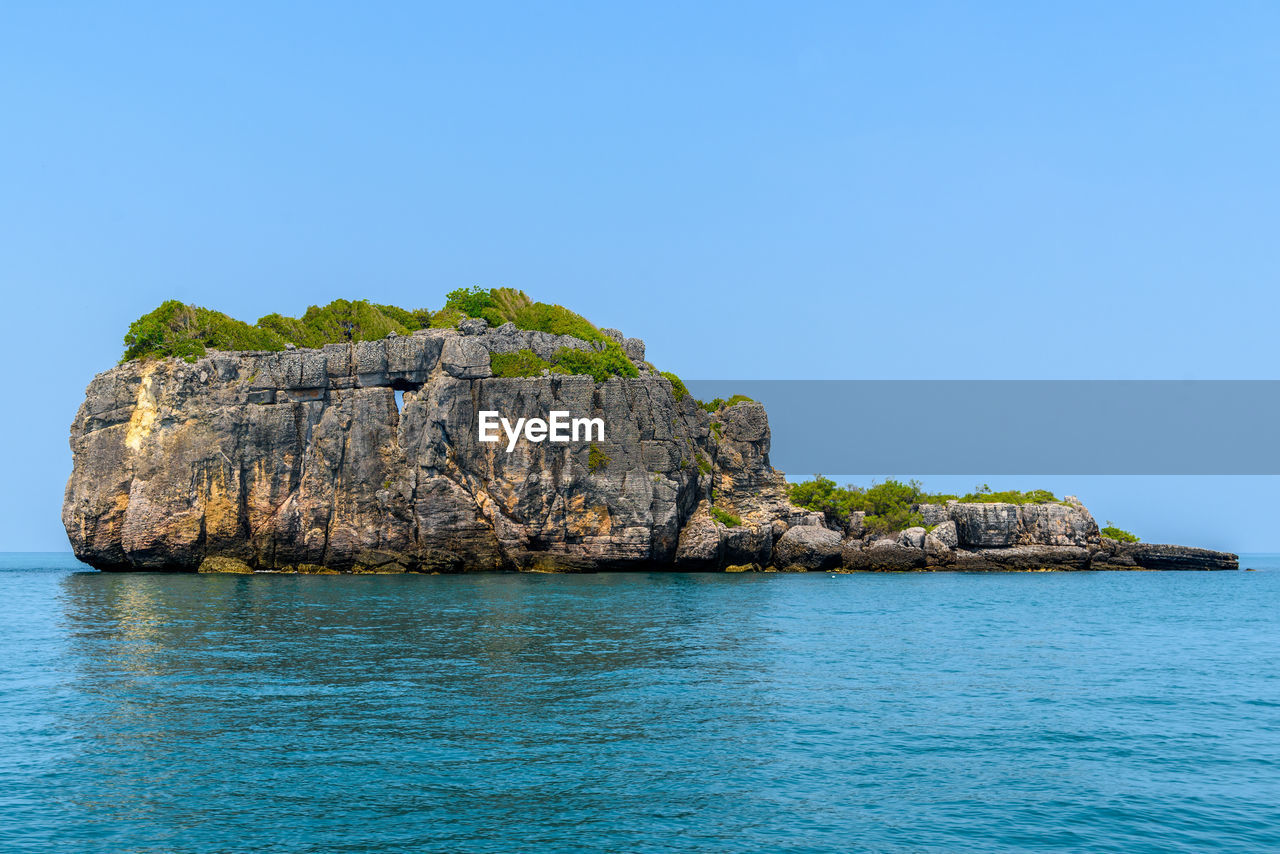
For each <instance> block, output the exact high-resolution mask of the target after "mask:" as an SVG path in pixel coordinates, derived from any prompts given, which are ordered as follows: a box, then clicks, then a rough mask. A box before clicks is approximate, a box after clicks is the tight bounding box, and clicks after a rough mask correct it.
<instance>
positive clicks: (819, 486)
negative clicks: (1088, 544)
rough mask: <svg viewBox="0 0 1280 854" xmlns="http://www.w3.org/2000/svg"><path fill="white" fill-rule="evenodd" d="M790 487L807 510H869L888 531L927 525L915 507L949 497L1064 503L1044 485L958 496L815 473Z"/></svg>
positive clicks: (874, 524) (840, 516)
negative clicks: (858, 482) (848, 481)
mask: <svg viewBox="0 0 1280 854" xmlns="http://www.w3.org/2000/svg"><path fill="white" fill-rule="evenodd" d="M788 491H789V494H790V497H791V503H793V504H795V505H796V506H797V507H803V508H805V509H806V510H818V511H820V512H822V513H823V514H824V515H825V516H826V517H827V519H828V520H829V521H830V522H832V523H834V524H842V523H843V522H844V520H845V519H847V518H848V517H849V514H850V513H854V512H857V511H862V512H864V513H866V514H867V515H866V518H865V520H864V524H865V526H866V528H867V530H868V531H871V532H872V533H884V534H889V533H893V532H895V531H901V530H904V529H906V528H912V527H916V526H921V527H923V526H924V519H923V517H922V516H921V515H920V514H919V513H915V512H912V509H911V508H912V506H913V505H916V504H945V503H946V502H947V501H960V502H961V503H964V504H977V503H986V502H1000V503H1006V504H1054V503H1061V502H1060V501H1059V500H1058V499H1057V498H1056V497H1055V496H1054V494H1053V493H1052V492H1049V491H1047V490H1044V489H1034V490H1031V491H1029V492H1020V491H1018V490H1009V491H1005V492H993V491H992V490H991V487H989V486H987V485H986V484H983V485H982V486H979V487H978V488H977V489H975V490H974V491H973V492H971V493H969V494H968V495H964V496H955V495H949V494H945V493H929V492H925V491H924V487H923V484H921V483H920V481H918V480H910V481H907V482H906V483H903V482H902V481H899V480H894V479H892V478H890V479H888V480H886V481H884V482H883V483H872V485H871V486H869V487H866V488H863V487H859V486H853V485H849V486H843V487H842V486H836V483H835V481H833V480H831V479H830V478H826V477H823V476H822V475H815V476H814V478H813V480H809V481H804V482H802V483H793V484H791V485H790V486H789V487H788ZM1122 533H1123V532H1122Z"/></svg>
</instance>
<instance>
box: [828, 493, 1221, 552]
mask: <svg viewBox="0 0 1280 854" xmlns="http://www.w3.org/2000/svg"><path fill="white" fill-rule="evenodd" d="M914 509H915V511H916V512H917V513H919V514H920V516H921V517H922V518H923V519H924V520H925V523H926V525H928V526H929V527H927V528H908V529H907V530H905V531H902V532H900V533H899V534H897V535H894V536H892V537H886V536H876V535H865V536H864V535H862V534H861V533H860V531H861V528H862V519H861V518H858V519H856V520H851V522H850V523H849V524H848V525H847V526H846V529H847V530H848V531H849V532H850V533H849V534H848V535H847V536H846V538H845V540H844V541H843V543H842V546H841V560H842V565H843V567H844V568H845V569H850V570H906V569H934V570H1026V571H1030V570H1101V569H1238V568H1239V562H1238V559H1237V557H1236V555H1233V554H1228V553H1226V552H1216V551H1210V550H1208V549H1196V548H1189V547H1186V546H1172V545H1153V544H1149V543H1118V542H1116V541H1115V540H1110V539H1107V538H1106V537H1103V536H1102V535H1101V533H1100V532H1099V529H1098V524H1097V522H1095V521H1094V519H1093V515H1092V514H1090V513H1089V511H1088V510H1087V509H1085V507H1084V505H1083V504H1081V503H1080V502H1079V501H1078V500H1077V499H1075V498H1074V497H1072V496H1068V497H1067V498H1066V499H1065V500H1064V501H1063V502H1062V503H1053V504H1006V503H999V502H991V503H960V502H957V501H949V502H947V503H946V504H945V505H943V504H921V505H917V506H916V507H915V508H914ZM853 515H854V516H858V515H859V514H853ZM855 532H856V533H855Z"/></svg>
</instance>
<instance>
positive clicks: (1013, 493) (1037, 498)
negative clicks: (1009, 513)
mask: <svg viewBox="0 0 1280 854" xmlns="http://www.w3.org/2000/svg"><path fill="white" fill-rule="evenodd" d="M948 497H950V498H955V496H954V495H952V496H948ZM958 500H959V501H960V503H961V504H1062V503H1065V502H1063V501H1060V500H1059V499H1058V498H1057V496H1055V495H1054V494H1053V493H1052V492H1050V491H1049V490H1047V489H1032V490H1030V491H1029V492H1021V491H1020V490H1017V489H1008V490H1005V491H1003V492H992V491H991V487H989V486H987V485H986V484H985V483H984V484H982V485H981V486H979V487H978V488H976V489H975V490H974V491H973V492H970V493H969V494H968V495H962V496H960V498H959V499H958Z"/></svg>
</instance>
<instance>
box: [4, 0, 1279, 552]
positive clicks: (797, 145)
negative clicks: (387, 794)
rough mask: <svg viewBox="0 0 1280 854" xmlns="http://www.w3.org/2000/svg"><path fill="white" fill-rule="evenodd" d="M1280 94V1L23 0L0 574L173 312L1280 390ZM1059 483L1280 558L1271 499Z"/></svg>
mask: <svg viewBox="0 0 1280 854" xmlns="http://www.w3.org/2000/svg"><path fill="white" fill-rule="evenodd" d="M1278 92H1280V6H1277V5H1276V4H1274V3H1245V2H1237V3H1229V4H1216V3H1207V2H1206V3H1138V2H1133V3H1123V4H1116V3H1080V4H1028V3H1012V2H1011V3H995V2H992V3H968V4H964V3H878V4H856V3H831V4H800V3H786V4H782V3H778V4H773V5H762V4H752V3H741V2H735V3H724V4H712V3H700V4H687V3H678V4H669V3H657V2H646V3H643V4H634V5H629V6H628V5H622V4H612V3H608V4H603V3H601V4H589V3H575V4H568V3H563V4H524V3H521V4H503V3H486V4H450V5H432V4H426V3H401V4H396V3H360V4H343V5H341V6H339V5H336V4H321V3H290V4H286V3H244V4H237V3H229V2H228V3H202V4H188V3H155V4H90V3H84V4H76V3H6V4H4V5H3V7H0V115H2V116H3V127H4V131H3V133H0V188H2V189H0V194H2V195H0V198H2V199H3V203H2V204H0V281H2V282H3V283H4V291H5V293H6V294H7V296H8V299H7V307H8V309H9V312H8V314H9V318H10V326H9V329H8V331H7V332H6V334H5V335H4V345H3V346H4V348H5V352H4V356H5V360H4V361H5V365H6V376H7V378H8V383H7V386H6V389H5V394H6V397H5V399H6V406H5V415H4V417H3V418H0V441H2V442H3V445H0V446H2V447H3V448H5V450H6V451H7V456H8V459H7V460H6V462H5V465H4V472H5V475H4V476H5V480H6V483H5V488H4V490H3V493H2V494H3V506H2V507H0V511H2V516H0V549H62V548H65V547H66V540H65V536H64V535H63V533H62V530H61V524H60V522H59V519H58V512H59V504H60V501H61V492H62V487H63V484H64V482H65V478H66V475H67V473H68V471H69V466H70V456H69V452H68V450H67V447H66V436H67V431H68V425H69V423H70V421H71V418H72V416H73V415H74V413H75V410H76V407H77V405H78V404H79V402H80V399H81V396H82V392H83V389H84V386H85V385H86V383H87V382H88V381H89V379H90V378H91V377H92V376H93V374H94V373H95V372H97V371H100V370H104V369H106V368H108V367H110V366H111V365H112V364H113V363H114V362H115V360H116V359H117V358H118V357H119V354H120V350H121V344H120V337H121V335H122V334H123V332H124V330H125V328H126V327H127V325H128V323H129V321H130V320H132V319H133V318H135V317H136V316H138V315H139V314H142V313H143V312H145V311H148V310H150V309H151V308H152V307H154V306H155V305H156V304H157V303H159V302H160V301H161V300H164V299H167V298H171V297H176V298H179V299H182V300H184V301H188V302H195V303H199V304H203V305H208V306H210V307H216V308H219V309H221V310H224V311H226V312H228V313H230V314H232V315H234V316H238V317H242V318H245V319H248V320H254V319H256V318H257V317H259V316H260V315H263V314H266V313H268V312H271V311H281V312H283V313H286V314H296V313H299V312H301V311H302V310H304V309H305V308H306V306H307V305H308V304H312V303H324V302H327V301H328V300H330V299H333V298H335V297H340V296H342V297H351V298H359V297H367V298H370V299H374V300H377V301H379V302H391V303H397V304H401V305H405V306H410V307H412V306H419V305H426V306H436V305H438V304H440V303H441V301H442V295H443V294H444V292H446V291H447V290H449V289H451V288H454V287H457V286H459V285H469V284H480V285H484V286H495V285H509V286H513V287H518V288H522V289H524V290H526V291H527V292H529V293H530V294H531V295H533V296H534V297H535V298H537V299H542V300H545V301H551V302H561V303H564V304H567V305H569V306H571V307H573V308H575V309H577V310H579V311H580V312H582V313H583V314H585V315H587V316H588V317H590V318H592V319H593V320H595V321H596V322H597V323H599V324H601V325H612V326H617V327H620V328H622V329H623V330H625V331H627V332H628V333H629V334H633V335H640V336H641V337H644V338H645V339H646V340H647V341H648V344H649V355H650V358H651V359H652V360H653V361H655V362H657V363H658V364H659V365H661V366H663V367H666V368H669V369H673V370H676V371H677V372H679V373H681V374H682V375H686V376H689V377H707V378H712V377H714V378H722V377H758V378H787V377H806V378H841V377H853V378H906V377H919V378H984V379H986V378H1018V379H1023V378H1039V377H1043V378H1268V379H1270V378H1276V377H1277V376H1278V372H1277V370H1276V367H1275V364H1276V345H1275V331H1276V314H1277V307H1278V304H1280V288H1277V284H1278V275H1277V274H1278V273H1280V243H1278V242H1277V233H1278V228H1277V226H1278V224H1280V223H1278V218H1277V214H1278V213H1280V192H1278V191H1280V180H1278V178H1280V157H1278V156H1277V152H1278V151H1280V111H1278V109H1277V93H1278ZM885 474H893V473H891V472H889V473H885ZM1041 482H1042V481H1038V482H1037V483H1035V484H1008V485H1037V486H1038V485H1041ZM932 483H933V482H932V481H931V485H932ZM937 485H938V486H939V488H943V487H947V484H946V483H944V482H942V480H941V479H939V481H938V482H937ZM964 485H965V486H968V485H970V484H969V483H968V481H966V482H965V484H964ZM993 485H996V484H993ZM999 485H1005V484H999ZM1051 486H1052V487H1053V488H1057V489H1058V491H1060V492H1061V491H1070V492H1077V493H1079V494H1080V495H1081V497H1082V498H1084V499H1085V500H1086V502H1087V503H1089V504H1090V505H1091V506H1092V507H1093V509H1094V510H1095V513H1096V514H1097V515H1098V516H1099V517H1100V518H1104V517H1106V518H1114V519H1116V520H1117V521H1124V522H1126V523H1127V526H1128V527H1132V528H1134V529H1135V530H1138V531H1139V533H1142V534H1145V535H1146V537H1147V538H1148V539H1159V540H1174V541H1177V540H1181V541H1186V542H1195V543H1202V544H1206V545H1218V546H1224V547H1235V548H1238V549H1242V550H1254V549H1268V548H1275V549H1278V550H1280V531H1276V530H1274V527H1271V528H1268V526H1269V525H1273V524H1274V523H1273V522H1272V513H1271V511H1270V510H1269V505H1270V503H1271V496H1272V495H1273V494H1274V492H1275V489H1276V486H1277V484H1276V483H1275V480H1274V479H1272V478H1256V479H1249V478H1236V479H1216V478H1215V479H1168V478H1166V479H1158V478H1157V479H1153V478H1146V479H1114V478H1113V479H1103V478H1089V479H1085V478H1080V479H1077V480H1075V481H1072V482H1070V483H1068V482H1065V479H1055V480H1054V482H1053V483H1052V484H1051ZM1206 495H1210V496H1212V498H1211V499H1208V500H1204V499H1203V497H1204V496H1206ZM1196 497H1199V498H1201V500H1200V501H1198V502H1196V504H1195V505H1194V506H1191V505H1187V504H1182V503H1180V502H1181V500H1182V499H1183V498H1196Z"/></svg>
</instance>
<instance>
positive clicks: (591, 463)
mask: <svg viewBox="0 0 1280 854" xmlns="http://www.w3.org/2000/svg"><path fill="white" fill-rule="evenodd" d="M611 461H612V460H611V459H610V457H609V455H608V454H606V453H605V452H604V451H602V450H600V449H599V448H598V447H596V445H595V444H594V443H593V444H592V445H591V447H590V448H588V449H587V469H588V470H589V471H592V472H598V471H604V470H605V469H607V468H608V467H609V463H610V462H611Z"/></svg>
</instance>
